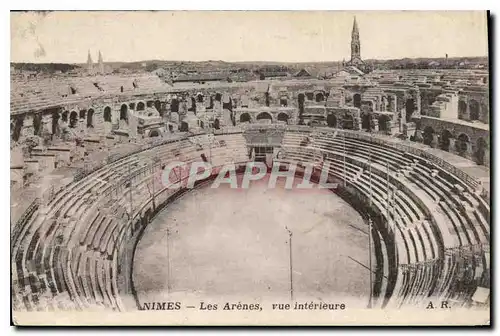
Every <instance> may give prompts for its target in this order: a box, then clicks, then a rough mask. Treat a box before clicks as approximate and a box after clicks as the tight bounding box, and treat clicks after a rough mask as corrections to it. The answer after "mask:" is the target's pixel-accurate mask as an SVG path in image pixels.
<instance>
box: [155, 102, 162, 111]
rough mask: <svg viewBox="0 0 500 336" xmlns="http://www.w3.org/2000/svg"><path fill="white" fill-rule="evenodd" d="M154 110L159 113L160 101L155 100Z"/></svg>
mask: <svg viewBox="0 0 500 336" xmlns="http://www.w3.org/2000/svg"><path fill="white" fill-rule="evenodd" d="M155 109H156V110H157V111H158V112H161V101H159V100H155Z"/></svg>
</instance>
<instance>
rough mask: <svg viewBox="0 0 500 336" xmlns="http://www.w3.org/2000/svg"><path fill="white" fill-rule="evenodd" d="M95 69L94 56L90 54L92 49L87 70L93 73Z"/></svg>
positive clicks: (88, 57)
mask: <svg viewBox="0 0 500 336" xmlns="http://www.w3.org/2000/svg"><path fill="white" fill-rule="evenodd" d="M93 70H94V63H93V62H92V56H91V55H90V50H89V53H88V56H87V71H88V72H89V73H92V72H93Z"/></svg>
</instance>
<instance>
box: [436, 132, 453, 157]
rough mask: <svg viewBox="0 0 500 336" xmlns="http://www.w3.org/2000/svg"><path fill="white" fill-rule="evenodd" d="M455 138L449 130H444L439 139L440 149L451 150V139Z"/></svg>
mask: <svg viewBox="0 0 500 336" xmlns="http://www.w3.org/2000/svg"><path fill="white" fill-rule="evenodd" d="M451 138H453V135H452V134H451V132H450V131H448V130H446V129H445V130H443V131H442V132H441V136H440V137H439V147H440V148H441V149H442V150H444V151H447V152H448V151H449V150H450V139H451Z"/></svg>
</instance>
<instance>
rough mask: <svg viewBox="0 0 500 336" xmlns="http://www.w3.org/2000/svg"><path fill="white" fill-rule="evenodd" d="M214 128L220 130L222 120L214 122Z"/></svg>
mask: <svg viewBox="0 0 500 336" xmlns="http://www.w3.org/2000/svg"><path fill="white" fill-rule="evenodd" d="M214 128H215V129H216V130H218V129H220V120H219V119H217V118H216V119H215V120H214Z"/></svg>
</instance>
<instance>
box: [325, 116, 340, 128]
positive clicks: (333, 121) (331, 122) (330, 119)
mask: <svg viewBox="0 0 500 336" xmlns="http://www.w3.org/2000/svg"><path fill="white" fill-rule="evenodd" d="M326 124H327V125H328V127H337V117H335V114H333V113H332V114H329V115H328V116H327V117H326Z"/></svg>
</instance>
